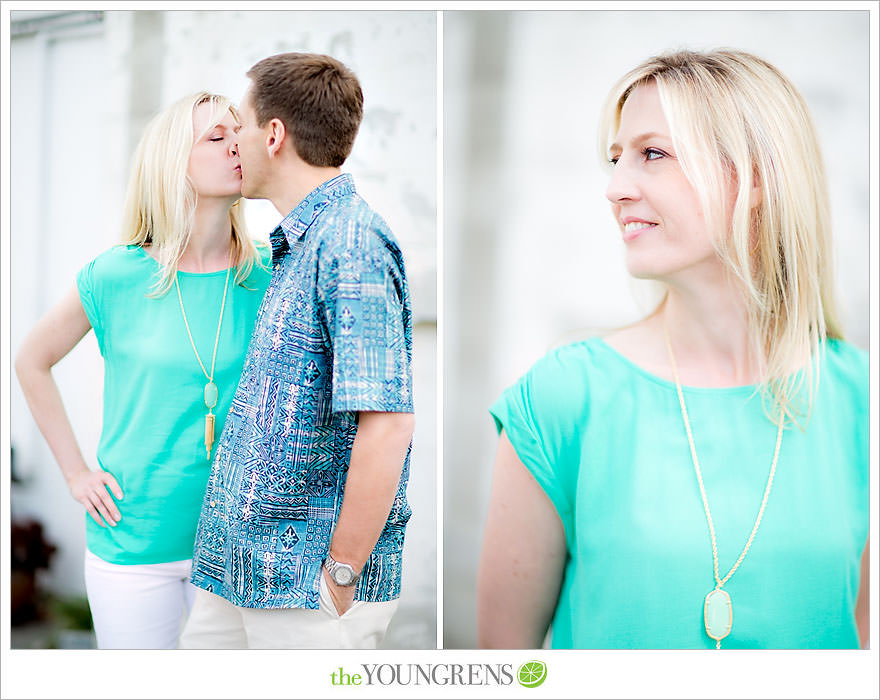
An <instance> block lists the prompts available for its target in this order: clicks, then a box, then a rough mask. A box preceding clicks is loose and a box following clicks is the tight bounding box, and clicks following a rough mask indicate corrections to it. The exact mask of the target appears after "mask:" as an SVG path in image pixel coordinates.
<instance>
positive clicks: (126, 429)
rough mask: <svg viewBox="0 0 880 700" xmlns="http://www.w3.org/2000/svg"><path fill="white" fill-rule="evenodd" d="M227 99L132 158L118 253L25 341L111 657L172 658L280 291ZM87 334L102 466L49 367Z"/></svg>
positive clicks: (164, 117)
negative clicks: (214, 471)
mask: <svg viewBox="0 0 880 700" xmlns="http://www.w3.org/2000/svg"><path fill="white" fill-rule="evenodd" d="M237 124H238V120H237V112H236V110H235V109H234V107H233V106H232V105H231V104H230V102H229V100H228V99H226V98H225V97H221V96H219V95H212V94H208V93H205V92H202V93H198V94H194V95H190V96H188V97H185V98H183V99H181V100H180V101H178V102H177V103H176V104H174V105H173V106H172V107H170V108H169V109H167V110H166V111H164V112H162V113H161V114H159V115H157V116H156V117H155V118H154V119H153V120H152V121H151V122H150V124H149V125H148V126H147V129H146V132H145V134H144V136H143V138H142V140H141V142H140V145H139V146H138V149H137V152H136V153H135V155H134V160H133V162H134V165H133V168H132V174H131V178H130V182H129V187H128V193H127V198H126V203H125V212H124V221H123V235H122V244H121V245H117V246H115V247H113V248H111V249H110V250H108V251H106V252H104V253H102V254H101V255H99V256H98V257H97V258H95V259H94V260H93V261H91V262H90V263H89V264H88V265H86V266H85V267H84V268H82V269H81V270H80V271H79V273H78V274H77V277H76V285H75V286H74V288H73V289H71V290H70V292H69V293H68V294H67V295H66V296H65V297H64V298H63V299H62V300H61V301H60V302H59V303H58V304H57V306H55V307H54V308H52V309H51V310H50V311H49V312H48V313H47V314H46V316H45V317H44V318H42V319H41V320H40V321H39V322H38V323H37V325H36V326H35V327H34V329H33V330H32V331H31V333H30V334H29V335H28V336H27V338H26V339H25V341H24V343H23V344H22V346H21V348H20V350H19V351H18V355H17V358H16V363H15V366H16V371H17V374H18V377H19V381H20V383H21V386H22V389H23V390H24V394H25V397H26V398H27V401H28V405H29V406H30V409H31V412H32V413H33V416H34V419H35V420H36V422H37V425H38V426H39V428H40V431H41V432H42V433H43V435H44V437H45V438H46V441H47V442H48V444H49V447H50V448H51V449H52V452H53V454H54V456H55V458H56V460H57V461H58V464H59V466H60V467H61V472H62V474H63V475H64V478H65V479H66V480H67V484H68V486H69V488H70V493H71V495H72V496H73V498H75V499H76V500H77V501H79V502H80V503H82V505H83V507H84V508H85V509H86V511H87V512H88V516H89V517H87V518H86V543H87V550H86V555H85V578H86V589H87V593H88V598H89V605H90V607H91V611H92V618H93V621H94V625H95V632H96V635H97V641H98V646H99V648H130V649H137V648H174V647H176V646H177V638H178V634H179V631H180V628H181V625H182V622H183V620H184V619H185V616H186V612H187V610H188V608H189V605H190V603H191V601H192V598H193V595H194V590H195V589H194V588H193V586H192V584H191V583H189V577H190V565H191V558H192V549H193V541H194V538H195V529H196V522H197V520H198V516H199V509H200V507H201V501H202V497H203V494H204V490H205V484H206V482H207V478H208V474H209V472H210V468H211V457H212V454H213V452H212V448H213V439H214V436H217V437H219V434H220V431H221V429H222V427H223V421H224V418H225V416H226V413H227V411H228V410H229V405H230V402H231V400H232V396H233V394H234V392H235V389H236V387H237V385H238V380H239V376H240V374H241V369H242V365H243V362H244V356H245V350H246V348H247V345H248V340H249V339H250V335H251V332H252V329H253V325H254V321H255V319H256V314H257V309H258V307H259V305H260V302H261V300H262V297H263V293H264V292H265V290H266V287H267V285H268V281H269V276H270V273H269V272H268V270H267V260H268V250H258V249H257V248H256V247H255V244H254V242H253V241H252V240H251V239H250V238H249V236H248V234H247V231H246V228H245V223H244V219H243V216H242V212H241V210H240V204H239V203H240V197H241V166H240V162H239V159H238V154H237V153H236V150H235V129H236V126H237ZM89 329H94V331H95V336H96V338H97V341H98V346H99V348H100V351H101V354H102V356H103V357H104V367H105V375H104V420H103V429H102V433H101V439H100V443H99V446H98V453H97V464H98V468H97V469H90V468H89V466H88V462H87V460H86V459H85V458H84V457H83V455H82V454H81V451H80V449H79V447H78V445H77V441H76V437H75V436H74V434H73V431H72V429H71V426H70V423H69V421H68V419H67V417H66V414H65V411H64V406H63V404H62V400H61V396H60V394H59V392H58V388H57V386H56V384H55V382H54V380H53V378H52V374H51V371H50V370H51V368H52V366H53V365H55V364H56V363H57V362H58V361H59V360H61V358H63V357H64V356H65V355H66V354H67V353H68V352H69V351H70V350H71V349H72V348H73V347H74V346H75V345H76V344H77V343H78V342H79V341H80V340H81V339H82V338H83V336H85V335H86V333H87V332H88V331H89Z"/></svg>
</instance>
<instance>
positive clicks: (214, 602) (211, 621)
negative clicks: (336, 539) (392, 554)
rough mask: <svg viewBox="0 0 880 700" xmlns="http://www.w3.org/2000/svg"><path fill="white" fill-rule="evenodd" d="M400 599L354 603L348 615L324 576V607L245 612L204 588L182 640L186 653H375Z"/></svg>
mask: <svg viewBox="0 0 880 700" xmlns="http://www.w3.org/2000/svg"><path fill="white" fill-rule="evenodd" d="M398 602H399V601H398V600H389V601H387V602H379V603H367V602H364V601H355V602H354V604H353V605H352V606H351V607H350V608H349V609H348V610H346V611H345V613H344V614H343V615H339V613H337V612H336V607H335V606H334V605H333V601H332V599H331V598H330V594H329V592H328V591H327V583H326V581H324V577H323V576H321V593H320V608H319V609H318V610H309V609H306V608H281V609H270V610H264V609H260V608H240V607H238V606H236V605H233V604H232V603H230V602H229V601H228V600H226V599H225V598H221V597H220V596H218V595H215V594H213V593H208V592H207V591H203V590H201V589H199V590H198V592H197V593H196V600H195V603H194V604H193V607H192V610H191V611H190V614H189V619H188V620H187V623H186V627H184V630H183V634H182V635H181V637H180V648H181V649H375V648H376V647H377V646H378V645H379V643H380V642H381V641H382V638H383V637H384V636H385V631H386V630H387V629H388V623H389V622H391V617H392V616H393V615H394V612H395V611H396V610H397V604H398Z"/></svg>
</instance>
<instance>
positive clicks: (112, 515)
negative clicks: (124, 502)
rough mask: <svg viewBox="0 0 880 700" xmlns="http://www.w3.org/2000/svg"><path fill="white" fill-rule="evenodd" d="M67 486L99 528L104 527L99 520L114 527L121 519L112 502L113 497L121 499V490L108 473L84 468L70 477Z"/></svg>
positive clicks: (114, 503)
mask: <svg viewBox="0 0 880 700" xmlns="http://www.w3.org/2000/svg"><path fill="white" fill-rule="evenodd" d="M67 485H68V487H69V488H70V495H71V496H73V497H74V498H75V499H76V500H77V501H79V502H80V503H82V504H83V506H84V507H85V509H86V510H87V511H88V512H89V515H91V516H92V519H93V520H94V521H95V522H96V523H98V525H100V526H101V527H106V526H105V525H104V522H102V521H101V518H103V519H104V521H106V523H107V524H108V525H110V526H111V527H115V526H116V523H118V522H119V521H120V520H121V519H122V514H121V513H120V512H119V508H117V507H116V502H115V501H114V500H113V496H116V498H122V489H121V488H119V484H118V483H117V482H116V479H115V478H114V477H113V475H112V474H111V473H110V472H105V471H103V470H102V469H98V470H97V471H92V470H91V469H88V468H87V467H84V468H83V469H82V470H81V471H78V472H76V473H75V474H72V475H71V476H70V478H69V479H68V480H67ZM111 491H112V492H113V495H112V496H111V495H110V492H111ZM99 515H100V517H98V516H99Z"/></svg>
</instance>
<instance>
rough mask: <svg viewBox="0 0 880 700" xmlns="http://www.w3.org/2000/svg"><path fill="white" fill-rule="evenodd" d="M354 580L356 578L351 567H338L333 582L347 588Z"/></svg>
mask: <svg viewBox="0 0 880 700" xmlns="http://www.w3.org/2000/svg"><path fill="white" fill-rule="evenodd" d="M352 578H354V576H353V574H352V570H351V567H348V566H344V565H343V566H337V567H336V570H335V571H334V572H333V580H334V581H336V583H338V584H339V585H340V586H347V585H348V584H349V583H351V579H352Z"/></svg>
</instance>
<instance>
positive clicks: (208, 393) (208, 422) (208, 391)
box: [174, 256, 232, 460]
mask: <svg viewBox="0 0 880 700" xmlns="http://www.w3.org/2000/svg"><path fill="white" fill-rule="evenodd" d="M231 269H232V259H231V256H230V260H229V261H228V265H227V267H226V282H225V283H224V285H223V301H222V302H221V303H220V320H218V321H217V335H216V337H215V338H214V352H213V354H212V355H211V373H210V374H208V371H207V370H206V369H205V364H204V363H203V362H202V358H201V357H199V351H198V350H196V344H195V341H193V337H192V331H190V329H189V321H187V320H186V309H184V308H183V296H181V294H180V283H179V282H178V281H177V275H178V273H177V272H175V273H174V286H175V287H177V298H178V299H179V300H180V312H181V313H182V314H183V324H184V325H185V326H186V334H187V335H188V336H189V342H190V345H192V349H193V352H194V353H195V355H196V360H198V361H199V367H201V368H202V372H204V373H205V377H206V378H207V380H208V383H207V384H205V408H207V409H208V413H207V414H206V415H205V453H206V459H208V460H210V459H211V446H212V445H213V444H214V413H213V408H214V406H216V405H217V397H218V395H219V393H218V391H217V385H216V384H214V363H215V362H216V361H217V345H218V344H219V342H220V326H221V325H222V324H223V309H224V308H226V290H227V289H229V271H230V270H231Z"/></svg>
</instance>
